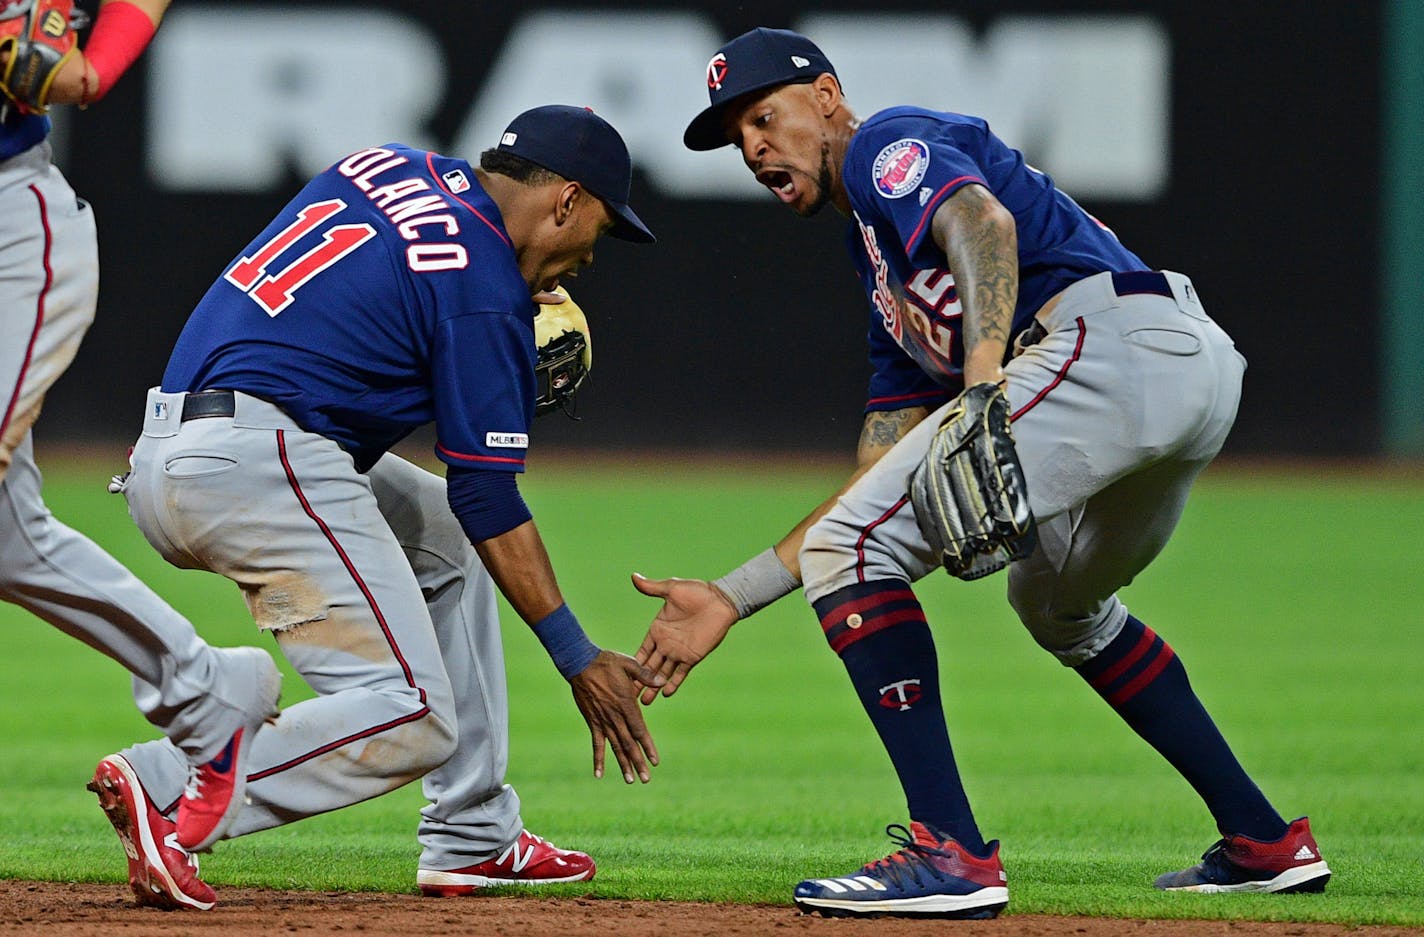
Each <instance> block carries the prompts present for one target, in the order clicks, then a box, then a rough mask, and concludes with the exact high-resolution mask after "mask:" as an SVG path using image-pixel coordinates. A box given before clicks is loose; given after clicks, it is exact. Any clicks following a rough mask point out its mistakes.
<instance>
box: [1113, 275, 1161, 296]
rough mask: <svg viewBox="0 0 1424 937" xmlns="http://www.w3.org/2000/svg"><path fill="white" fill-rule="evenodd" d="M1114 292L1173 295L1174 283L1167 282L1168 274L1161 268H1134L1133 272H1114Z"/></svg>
mask: <svg viewBox="0 0 1424 937" xmlns="http://www.w3.org/2000/svg"><path fill="white" fill-rule="evenodd" d="M1112 281H1113V292H1115V293H1117V295H1119V296H1132V295H1134V294H1136V293H1152V294H1154V295H1156V296H1166V297H1168V298H1169V299H1170V298H1171V296H1172V285H1171V284H1170V283H1168V282H1167V275H1166V274H1165V273H1163V272H1161V271H1160V270H1134V271H1132V272H1131V273H1114V274H1113V275H1112Z"/></svg>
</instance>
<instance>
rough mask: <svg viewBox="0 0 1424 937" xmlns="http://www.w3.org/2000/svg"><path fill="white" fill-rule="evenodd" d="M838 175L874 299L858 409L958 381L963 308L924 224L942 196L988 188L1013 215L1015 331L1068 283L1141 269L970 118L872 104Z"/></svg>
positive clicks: (927, 399)
mask: <svg viewBox="0 0 1424 937" xmlns="http://www.w3.org/2000/svg"><path fill="white" fill-rule="evenodd" d="M842 178H843V181H844V183H845V187H846V191H847V193H848V194H849V196H850V203H851V209H852V218H851V224H850V226H849V228H848V230H847V232H846V243H847V247H848V248H849V250H850V253H851V257H852V259H853V260H854V262H855V265H856V273H857V275H858V276H859V277H860V280H861V283H862V285H863V286H864V287H865V291H866V295H867V296H869V297H870V302H871V310H870V331H869V339H870V358H871V365H872V367H873V369H874V370H873V375H872V377H871V381H870V397H869V401H868V402H867V404H866V410H867V411H872V410H898V409H901V408H904V407H910V406H918V405H926V406H931V405H935V404H937V403H938V402H940V401H942V400H944V399H947V397H948V396H949V395H951V394H954V393H958V392H959V390H960V389H962V387H963V364H964V343H963V339H962V337H961V325H962V316H963V307H962V306H961V304H960V301H959V294H958V293H957V292H956V290H955V283H954V275H953V273H952V271H950V269H949V263H948V261H947V260H946V258H945V254H944V251H942V250H940V249H939V247H938V245H936V244H935V241H934V236H933V234H932V232H931V231H930V226H931V219H932V218H933V217H934V213H935V211H936V210H937V209H938V208H939V207H940V205H942V204H943V203H944V200H945V199H947V198H949V197H950V196H951V195H953V194H954V193H955V192H957V191H959V189H961V188H963V187H964V186H966V185H975V184H977V185H982V186H984V187H986V188H987V189H988V190H989V191H990V192H992V193H993V194H994V197H995V198H997V199H998V200H999V201H1000V202H1002V203H1003V205H1004V207H1005V208H1006V209H1008V210H1009V212H1010V213H1012V214H1013V216H1014V222H1015V224H1016V225H1017V228H1018V250H1019V295H1018V305H1017V307H1016V308H1015V310H1014V320H1013V326H1012V329H1013V332H1014V333H1015V334H1017V333H1018V332H1019V331H1021V330H1022V329H1024V328H1025V327H1026V326H1027V325H1028V324H1029V321H1030V320H1031V319H1032V318H1033V314H1034V313H1035V312H1037V311H1038V309H1039V307H1041V306H1042V305H1043V304H1044V303H1045V302H1046V301H1047V300H1048V299H1049V298H1051V297H1052V296H1054V295H1055V294H1057V293H1058V292H1059V291H1060V290H1062V289H1063V288H1064V287H1066V286H1068V285H1069V284H1071V283H1074V282H1076V281H1077V280H1081V279H1082V278H1084V277H1087V276H1091V275H1093V274H1095V273H1101V272H1103V271H1105V270H1111V271H1118V272H1124V271H1130V270H1146V269H1147V266H1146V265H1145V264H1144V263H1143V262H1142V261H1141V260H1140V259H1138V257H1137V256H1136V255H1135V254H1133V253H1132V252H1131V251H1129V250H1128V249H1127V248H1125V247H1123V246H1122V244H1121V243H1119V241H1118V239H1117V236H1116V235H1114V234H1113V233H1112V231H1111V230H1109V229H1108V228H1107V227H1106V226H1105V225H1103V224H1102V223H1101V222H1099V221H1098V220H1097V219H1096V218H1094V217H1093V216H1091V215H1089V214H1088V213H1087V212H1085V211H1084V210H1083V209H1082V208H1080V207H1079V206H1078V204H1077V203H1076V202H1074V201H1073V199H1071V198H1069V197H1068V196H1067V195H1066V194H1064V193H1063V192H1061V191H1059V190H1058V189H1057V188H1055V187H1054V185H1053V180H1052V179H1050V178H1049V177H1048V176H1047V175H1045V174H1044V173H1042V172H1040V171H1039V170H1037V169H1034V168H1033V167H1032V166H1030V165H1028V164H1027V163H1025V162H1024V158H1023V154H1022V153H1020V152H1019V151H1018V150H1015V149H1012V148H1011V147H1009V146H1008V145H1006V144H1005V143H1004V142H1003V141H1002V140H1000V139H999V138H998V137H996V136H994V134H993V133H992V132H990V130H989V125H988V124H987V123H985V122H984V121H983V120H981V119H980V118H977V117H967V116H965V115H962V114H951V113H943V112H938V111H929V110H924V109H922V108H916V107H894V108H890V109H889V110H884V111H880V112H879V113H877V114H875V115H874V116H873V117H871V118H870V119H869V120H867V121H865V123H863V124H862V125H861V126H860V129H859V130H857V131H856V133H855V136H854V137H852V138H851V143H850V148H849V150H848V151H847V152H846V158H845V164H844V166H843V168H842Z"/></svg>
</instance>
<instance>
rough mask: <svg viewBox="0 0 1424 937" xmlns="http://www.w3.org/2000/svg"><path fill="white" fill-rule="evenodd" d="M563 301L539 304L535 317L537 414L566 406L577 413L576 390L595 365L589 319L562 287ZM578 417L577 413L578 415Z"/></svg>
mask: <svg viewBox="0 0 1424 937" xmlns="http://www.w3.org/2000/svg"><path fill="white" fill-rule="evenodd" d="M557 292H559V293H560V294H562V295H563V297H564V301H563V302H561V303H558V304H556V305H549V306H539V311H538V314H537V315H536V316H535V317H534V347H535V348H536V349H537V360H536V361H535V364H534V376H535V387H536V391H537V396H536V397H535V399H534V415H535V416H543V415H544V414H545V413H551V412H553V411H554V410H563V411H564V413H565V414H567V415H568V416H571V417H572V416H574V394H575V393H576V392H577V391H578V388H579V385H580V384H582V383H583V379H584V378H586V377H588V372H589V371H590V370H591V369H592V368H593V339H592V337H591V336H590V335H589V331H588V319H587V318H585V316H584V314H583V310H582V309H580V308H579V306H578V303H576V302H574V301H573V300H572V299H570V298H569V294H568V293H565V292H564V291H563V290H562V289H560V290H557ZM575 419H577V417H575Z"/></svg>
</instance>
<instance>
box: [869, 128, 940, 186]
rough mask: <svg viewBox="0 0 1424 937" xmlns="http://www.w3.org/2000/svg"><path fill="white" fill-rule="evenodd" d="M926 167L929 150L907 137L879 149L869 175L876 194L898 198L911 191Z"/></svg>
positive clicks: (927, 166) (927, 165) (921, 177)
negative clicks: (872, 180)
mask: <svg viewBox="0 0 1424 937" xmlns="http://www.w3.org/2000/svg"><path fill="white" fill-rule="evenodd" d="M929 168H930V148H929V147H927V146H925V144H924V143H923V142H922V141H920V140H915V139H912V138H909V137H907V138H905V139H904V140H896V141H895V142H894V143H892V144H890V145H889V146H887V147H886V148H885V149H883V150H881V151H880V155H879V156H877V157H875V164H874V165H873V166H872V167H871V170H870V173H871V178H873V179H874V180H875V190H876V191H877V192H879V193H880V194H881V195H883V196H885V197H886V198H901V197H902V196H905V195H909V194H910V193H911V192H913V191H915V187H916V186H918V185H919V184H920V180H921V179H923V178H924V177H925V172H926V171H928V170H929Z"/></svg>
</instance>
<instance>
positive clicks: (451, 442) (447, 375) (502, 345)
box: [431, 307, 534, 472]
mask: <svg viewBox="0 0 1424 937" xmlns="http://www.w3.org/2000/svg"><path fill="white" fill-rule="evenodd" d="M431 381H432V384H433V385H434V386H433V387H432V392H433V395H434V398H435V432H436V437H437V442H436V446H435V454H436V455H437V456H439V457H440V460H441V461H442V462H445V463H446V464H447V465H452V466H464V467H466V468H483V469H493V470H496V471H503V472H522V471H524V454H525V451H526V450H528V448H529V423H530V421H531V420H532V419H533V418H534V323H533V309H532V307H531V308H530V312H529V320H528V321H525V320H524V319H523V318H522V316H520V315H517V314H515V313H511V312H475V313H470V314H468V315H463V316H457V317H454V318H450V319H446V320H444V321H442V322H440V324H439V326H438V327H437V329H436V336H435V346H434V348H433V350H432V352H431Z"/></svg>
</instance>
